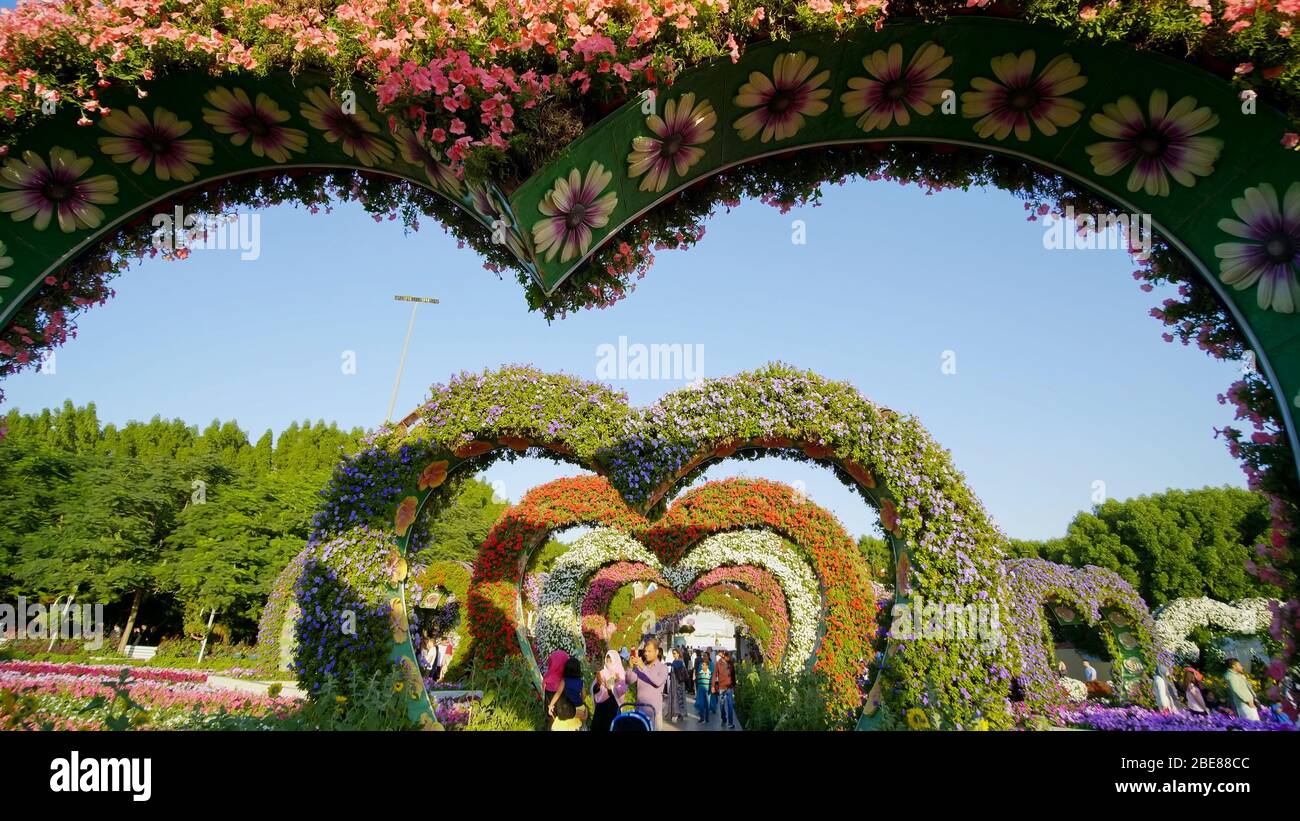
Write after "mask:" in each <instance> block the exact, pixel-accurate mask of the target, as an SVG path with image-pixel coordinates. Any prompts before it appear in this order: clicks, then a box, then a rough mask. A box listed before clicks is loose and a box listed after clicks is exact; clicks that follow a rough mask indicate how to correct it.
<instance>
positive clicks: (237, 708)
mask: <svg viewBox="0 0 1300 821" xmlns="http://www.w3.org/2000/svg"><path fill="white" fill-rule="evenodd" d="M120 672H121V671H120V670H119V669H117V668H113V667H97V666H91V665H79V664H31V663H25V662H0V707H4V708H5V709H3V710H0V724H3V725H5V726H8V725H9V720H10V718H13V719H14V720H16V721H18V724H17V726H13V727H10V729H36V728H37V727H38V725H39V723H42V722H47V721H48V722H52V723H53V725H54V727H55V728H57V729H86V730H94V729H106V725H105V723H104V721H105V718H104V717H103V716H100V715H98V714H96V713H93V712H92V713H89V714H87V713H86V712H85V708H86V707H87V706H88V705H90V704H91V703H92V702H93V701H94V700H96V699H99V700H101V701H102V702H103V703H105V704H106V705H107V704H111V703H113V702H114V700H115V699H117V698H118V690H117V689H116V687H115V685H116V684H117V682H118V677H119V675H120ZM129 672H130V673H131V677H130V678H129V679H128V680H127V682H126V684H125V688H124V689H125V692H126V694H127V695H128V696H129V698H130V699H131V701H133V702H134V703H135V704H136V705H139V707H140V708H142V710H141V712H140V713H139V714H138V715H136V716H134V717H133V725H132V726H135V727H140V728H148V729H167V728H178V727H186V726H192V723H193V721H194V720H195V716H196V715H198V716H211V715H216V714H222V713H224V714H228V715H237V716H248V717H260V718H263V719H265V720H266V721H267V722H268V725H267V726H270V723H273V722H275V721H277V720H280V719H283V718H285V717H286V716H288V715H289V714H290V713H291V712H292V711H293V710H294V709H295V708H296V705H297V701H296V700H295V699H291V698H271V697H269V696H265V695H255V694H250V693H245V692H242V691H237V690H225V689H220V688H216V687H211V686H208V685H206V684H203V683H202V680H205V679H206V676H200V677H199V678H198V679H196V678H195V675H196V674H194V673H190V672H189V671H181V670H161V669H142V668H129ZM142 673H143V675H141V674H142ZM27 699H31V700H34V703H35V705H36V709H35V713H34V714H33V715H30V716H27V717H25V718H19V717H18V716H17V715H16V714H15V715H12V716H11V715H8V714H7V713H6V711H8V710H14V709H15V708H16V706H17V705H18V703H20V700H27ZM99 712H103V710H102V709H101V710H100V711H99Z"/></svg>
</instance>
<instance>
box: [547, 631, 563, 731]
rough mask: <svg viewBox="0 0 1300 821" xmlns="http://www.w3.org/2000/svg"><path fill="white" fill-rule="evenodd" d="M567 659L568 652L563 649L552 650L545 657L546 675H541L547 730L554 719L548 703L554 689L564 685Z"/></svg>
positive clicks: (554, 691)
mask: <svg viewBox="0 0 1300 821" xmlns="http://www.w3.org/2000/svg"><path fill="white" fill-rule="evenodd" d="M568 660H569V654H568V653H566V652H564V651H563V650H552V651H551V654H550V655H549V656H547V657H546V675H544V676H542V704H543V705H547V706H546V707H544V709H546V729H548V730H549V729H551V722H552V721H553V720H554V719H553V717H552V716H551V711H550V709H549V705H550V703H551V700H552V698H553V697H554V696H555V693H556V691H557V690H559V689H560V688H562V687H563V686H564V665H565V663H566V662H568Z"/></svg>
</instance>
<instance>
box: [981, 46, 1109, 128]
mask: <svg viewBox="0 0 1300 821" xmlns="http://www.w3.org/2000/svg"><path fill="white" fill-rule="evenodd" d="M1036 61H1037V56H1036V55H1035V54H1034V51H1033V49H1029V50H1027V51H1022V52H1021V53H1020V54H1014V53H1009V54H1003V55H1002V56H1001V57H994V58H993V59H992V60H991V61H990V63H989V65H990V66H991V67H992V69H993V76H994V77H995V78H996V79H992V80H990V79H989V78H987V77H976V78H974V79H973V80H971V87H972V88H973V89H974V90H973V91H967V92H965V93H964V94H962V95H961V113H962V116H963V117H967V118H971V119H974V118H978V121H977V122H976V123H975V132H976V133H977V134H979V135H980V137H981V138H983V139H988V138H989V137H992V138H994V139H996V140H1005V139H1006V138H1007V137H1009V136H1010V135H1011V134H1012V133H1014V134H1015V135H1016V139H1018V140H1021V141H1022V142H1023V141H1025V140H1028V139H1029V137H1030V135H1032V133H1033V129H1034V128H1037V129H1038V130H1039V131H1040V132H1042V133H1043V134H1044V135H1046V136H1048V137H1050V136H1052V135H1054V134H1055V133H1056V130H1057V129H1058V128H1067V127H1069V126H1072V125H1074V124H1075V123H1077V122H1078V121H1079V117H1080V116H1081V113H1082V111H1083V103H1081V102H1079V101H1078V100H1074V99H1071V98H1069V97H1067V96H1065V95H1067V94H1069V93H1070V92H1072V91H1078V90H1079V89H1081V88H1083V87H1084V86H1085V85H1087V83H1088V78H1086V77H1084V76H1083V75H1082V74H1080V73H1079V71H1080V67H1079V64H1078V63H1076V62H1075V61H1074V59H1073V58H1072V57H1070V56H1069V55H1068V54H1061V55H1058V56H1056V57H1054V58H1052V60H1051V61H1050V62H1049V63H1048V64H1047V65H1045V66H1043V70H1042V71H1040V72H1039V73H1037V74H1035V73H1034V64H1035V62H1036Z"/></svg>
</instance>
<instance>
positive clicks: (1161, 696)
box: [1153, 664, 1178, 715]
mask: <svg viewBox="0 0 1300 821" xmlns="http://www.w3.org/2000/svg"><path fill="white" fill-rule="evenodd" d="M1153 685H1154V687H1155V691H1156V692H1155V694H1156V709H1157V710H1159V711H1160V712H1162V713H1164V714H1165V715H1169V714H1170V713H1177V712H1178V702H1176V701H1175V700H1174V694H1173V688H1172V687H1171V686H1170V684H1169V668H1168V667H1166V666H1165V665H1164V664H1157V665H1156V676H1155V681H1154V682H1153Z"/></svg>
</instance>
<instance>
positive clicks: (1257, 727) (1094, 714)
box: [1048, 704, 1296, 732]
mask: <svg viewBox="0 0 1300 821" xmlns="http://www.w3.org/2000/svg"><path fill="white" fill-rule="evenodd" d="M1048 717H1049V720H1050V721H1051V722H1052V723H1053V724H1056V725H1057V726H1061V727H1083V728H1086V729H1090V730H1109V731H1129V732H1132V731H1138V732H1151V731H1190V732H1205V731H1216V730H1218V731H1222V730H1245V731H1255V732H1267V731H1282V732H1286V731H1294V730H1295V729H1296V726H1295V725H1294V724H1284V723H1281V722H1278V721H1276V720H1274V719H1273V718H1272V717H1271V716H1269V715H1264V716H1262V717H1261V718H1262V720H1260V721H1247V720H1246V719H1244V718H1238V717H1237V716H1236V714H1235V713H1230V712H1227V711H1224V710H1218V711H1215V712H1213V713H1211V714H1210V715H1208V716H1194V715H1192V714H1191V713H1186V712H1183V713H1161V712H1159V711H1157V710H1152V709H1149V708H1147V707H1138V706H1128V707H1103V706H1097V705H1091V704H1090V705H1087V706H1084V707H1065V708H1058V709H1054V710H1049V711H1048Z"/></svg>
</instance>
